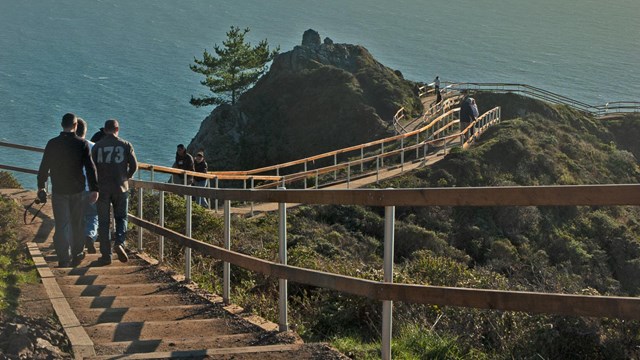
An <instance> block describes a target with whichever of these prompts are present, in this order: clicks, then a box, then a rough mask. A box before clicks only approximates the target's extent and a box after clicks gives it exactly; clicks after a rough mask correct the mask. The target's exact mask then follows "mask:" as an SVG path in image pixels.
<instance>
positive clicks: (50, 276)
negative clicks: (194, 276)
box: [0, 189, 346, 360]
mask: <svg viewBox="0 0 640 360" xmlns="http://www.w3.org/2000/svg"><path fill="white" fill-rule="evenodd" d="M0 194H1V195H2V196H10V197H12V198H14V199H16V200H17V201H18V202H19V203H21V204H22V205H23V206H26V205H28V204H29V203H31V201H32V200H33V199H34V198H35V196H36V195H35V192H32V191H26V190H22V189H3V190H0ZM34 206H35V205H34ZM38 208H39V206H38ZM36 209H37V208H36ZM36 209H34V208H31V210H30V211H31V215H29V214H27V216H28V219H30V218H31V217H32V216H33V215H34V214H35V212H36ZM24 226H25V227H30V228H31V229H30V231H31V232H32V233H33V234H35V237H34V239H33V242H31V243H29V244H28V249H29V252H30V254H31V256H32V258H33V260H34V263H35V265H36V267H37V270H38V273H39V275H40V277H41V279H42V283H43V285H44V287H45V289H46V292H47V294H48V296H49V299H50V301H51V303H52V305H53V308H54V310H55V311H56V314H57V317H58V319H59V320H60V323H61V324H62V326H63V328H64V329H65V332H66V334H67V336H68V337H69V340H70V341H71V344H72V348H73V350H74V353H75V356H76V358H79V357H83V358H85V359H111V358H118V359H126V358H136V359H145V358H178V357H189V358H198V359H209V358H215V359H261V360H266V359H274V360H284V359H287V360H290V359H346V357H344V356H343V355H342V354H340V353H338V352H336V351H334V350H332V349H331V348H330V347H328V346H327V345H325V344H305V343H303V342H302V340H301V339H300V338H299V337H298V336H297V335H296V334H295V333H293V332H281V333H279V332H277V325H276V324H273V323H271V322H268V321H265V320H264V319H260V318H258V317H255V316H247V315H245V314H240V313H238V309H241V308H239V307H238V306H235V305H229V306H225V305H224V304H223V303H222V299H221V298H220V297H218V296H215V295H211V294H204V295H206V296H203V293H204V292H203V291H201V290H200V291H194V290H192V288H193V285H192V284H184V283H180V282H178V281H176V280H175V279H174V278H172V277H171V276H169V275H168V274H167V273H166V272H164V271H163V270H162V267H160V266H158V265H155V264H152V263H151V262H149V261H148V258H147V257H146V256H145V255H144V254H140V255H138V254H131V257H130V260H129V261H128V262H127V263H120V262H119V261H118V260H117V259H116V260H114V262H113V263H112V264H111V265H109V266H103V267H100V266H97V264H96V260H97V258H98V256H99V254H87V257H86V258H85V259H84V260H83V261H82V263H81V264H80V265H79V266H77V267H75V268H56V265H57V257H56V256H55V252H54V250H53V242H52V238H53V218H52V210H51V205H50V202H48V203H47V204H46V205H45V206H44V207H43V208H42V210H41V212H40V213H39V214H38V215H37V216H36V218H35V219H34V221H33V223H32V224H30V225H24Z"/></svg>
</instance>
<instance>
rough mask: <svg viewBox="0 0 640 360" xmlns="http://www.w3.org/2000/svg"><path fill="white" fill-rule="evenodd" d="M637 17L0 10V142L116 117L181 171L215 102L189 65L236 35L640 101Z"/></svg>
mask: <svg viewBox="0 0 640 360" xmlns="http://www.w3.org/2000/svg"><path fill="white" fill-rule="evenodd" d="M638 14H640V1H638V0H610V1H595V0H580V1H579V2H577V1H574V0H571V1H570V0H538V1H513V0H476V1H474V0H449V1H418V0H395V1H388V0H348V1H338V0H326V1H322V2H318V1H315V2H311V1H301V0H272V1H260V0H243V1H216V0H179V1H178V0H135V1H131V0H94V1H83V0H20V1H19V0H0V125H1V127H0V140H2V141H7V142H14V143H21V144H26V145H31V146H38V147H43V146H44V145H45V144H46V141H47V140H48V139H49V138H51V137H53V136H56V135H57V134H58V132H59V131H60V126H59V123H60V119H61V117H62V115H63V114H64V113H66V112H74V113H76V114H78V115H80V116H81V117H83V118H84V119H85V120H87V121H88V122H89V133H90V134H92V133H93V132H95V131H96V130H97V129H98V128H99V127H100V126H101V125H102V124H103V123H104V121H105V120H107V119H109V118H116V119H118V120H120V122H121V133H120V135H121V137H123V138H125V139H127V140H129V141H131V142H132V143H133V144H134V146H135V148H136V152H137V155H138V157H139V160H140V161H143V162H149V163H155V164H163V165H171V163H172V160H173V156H174V151H175V146H176V145H177V144H178V143H185V144H187V143H189V142H190V140H191V139H192V138H193V137H194V136H195V134H196V132H197V131H198V129H199V126H200V123H201V121H202V120H203V119H204V118H205V117H206V116H207V114H208V113H209V112H210V111H211V110H212V108H195V107H193V106H191V105H190V104H189V99H190V97H191V95H196V96H198V95H201V94H206V90H207V89H206V88H204V87H203V86H201V85H200V84H199V81H200V80H201V78H200V75H198V74H195V73H193V72H191V70H189V64H191V63H192V62H193V59H194V57H198V58H199V57H201V56H202V53H203V50H204V49H207V50H210V51H211V50H213V46H214V44H221V43H222V41H223V40H224V39H225V38H226V35H225V33H226V32H227V31H228V30H229V27H230V26H232V25H233V26H239V27H241V28H244V27H249V28H250V29H251V32H250V33H249V34H248V40H249V41H250V42H252V43H253V44H255V43H257V42H258V41H260V40H262V39H267V40H268V42H269V44H270V45H271V46H277V45H279V46H280V48H281V51H288V50H291V49H292V48H293V47H294V46H295V45H298V44H300V42H301V40H302V33H303V32H304V31H305V30H307V29H310V28H311V29H314V30H316V31H318V32H319V33H320V36H321V37H322V38H325V37H329V38H331V39H332V40H333V41H334V42H336V43H351V44H360V45H363V46H364V47H366V48H367V49H369V51H370V52H371V53H372V54H373V55H374V56H375V57H376V58H377V59H378V60H379V61H380V62H382V63H383V64H385V65H387V66H389V67H391V68H393V69H397V70H400V71H401V72H402V73H403V74H404V76H405V78H408V79H411V80H417V81H425V82H430V81H431V80H432V79H433V78H434V77H435V75H439V76H440V78H441V79H443V80H450V81H467V82H517V83H526V84H530V85H534V86H538V87H541V88H543V89H546V90H550V91H553V92H557V93H560V94H563V95H566V96H569V97H572V98H574V99H576V100H581V101H584V102H587V103H590V104H593V105H598V104H603V103H605V102H608V101H619V100H627V101H640V69H639V67H638V65H639V64H640V21H638V20H637V16H638ZM0 159H1V160H0V163H2V164H7V165H15V166H22V167H27V168H31V169H36V168H37V166H38V164H39V162H40V154H35V153H28V152H24V151H15V150H11V149H7V148H0ZM16 175H17V176H18V178H19V180H20V181H21V182H22V184H23V185H24V186H25V187H27V188H33V187H35V176H33V175H24V174H16Z"/></svg>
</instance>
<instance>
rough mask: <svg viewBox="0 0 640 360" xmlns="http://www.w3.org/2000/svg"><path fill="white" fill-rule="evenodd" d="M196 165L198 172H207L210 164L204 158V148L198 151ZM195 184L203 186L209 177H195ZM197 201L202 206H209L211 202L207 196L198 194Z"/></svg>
mask: <svg viewBox="0 0 640 360" xmlns="http://www.w3.org/2000/svg"><path fill="white" fill-rule="evenodd" d="M194 167H195V171H196V172H200V173H205V174H206V173H207V170H208V166H207V161H206V160H205V159H204V151H203V150H199V151H198V152H197V153H196V157H195V163H194ZM193 186H201V187H205V186H207V178H203V177H198V176H196V177H194V178H193ZM195 201H196V204H198V205H200V206H203V207H209V202H208V201H207V198H204V197H199V196H198V197H196V198H195Z"/></svg>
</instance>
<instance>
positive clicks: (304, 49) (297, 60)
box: [189, 30, 422, 170]
mask: <svg viewBox="0 0 640 360" xmlns="http://www.w3.org/2000/svg"><path fill="white" fill-rule="evenodd" d="M413 87H414V84H413V83H412V82H410V81H407V80H405V79H403V77H402V74H401V73H400V72H399V71H394V70H392V69H390V68H388V67H386V66H384V65H382V64H381V63H379V62H378V61H376V60H375V59H374V58H373V56H372V55H371V54H370V53H369V52H368V51H367V49H365V48H364V47H362V46H358V45H350V44H334V43H333V42H332V41H331V40H330V39H328V38H326V39H325V40H324V42H323V43H321V42H320V35H319V34H318V33H317V32H315V31H313V30H307V31H306V32H305V33H304V35H303V41H302V45H300V46H296V47H295V48H294V49H293V50H291V51H288V52H285V53H282V54H280V55H278V56H277V57H276V58H275V59H274V61H273V64H272V65H271V68H270V69H269V71H268V72H267V73H266V74H265V76H263V77H262V78H261V79H260V80H259V81H258V82H257V83H256V85H255V86H254V87H253V88H252V89H250V90H249V91H247V92H246V93H245V94H243V95H242V96H241V97H240V99H239V101H238V102H237V103H236V104H235V105H233V106H231V105H221V106H218V107H217V108H215V109H214V110H213V111H212V112H211V114H210V115H209V116H208V117H207V118H206V119H205V120H204V121H203V122H202V124H201V127H200V130H199V131H198V133H197V134H196V136H195V137H194V138H193V140H192V141H191V144H190V145H189V150H190V151H194V150H196V149H200V148H203V149H205V152H206V157H207V161H208V162H209V164H210V169H217V170H240V169H251V168H256V167H261V166H267V165H273V164H278V163H282V162H286V161H291V160H295V159H299V158H303V157H307V156H312V155H316V154H319V153H322V152H326V151H331V150H335V149H340V148H343V147H347V146H351V145H356V144H360V143H364V142H368V141H372V140H375V139H379V138H383V137H386V136H389V135H392V134H393V126H392V118H393V115H394V113H395V112H396V111H397V110H398V109H399V108H400V107H402V106H404V107H405V108H406V109H407V110H408V111H409V112H410V113H414V114H418V113H420V112H421V111H422V104H421V103H420V100H419V99H418V98H417V96H416V95H415V94H414V92H413Z"/></svg>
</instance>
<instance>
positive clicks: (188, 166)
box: [173, 144, 195, 185]
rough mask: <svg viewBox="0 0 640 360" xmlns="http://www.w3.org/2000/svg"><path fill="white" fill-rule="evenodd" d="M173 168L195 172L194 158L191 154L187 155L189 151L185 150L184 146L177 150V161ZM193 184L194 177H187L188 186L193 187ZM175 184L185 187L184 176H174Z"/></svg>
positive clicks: (181, 145)
mask: <svg viewBox="0 0 640 360" xmlns="http://www.w3.org/2000/svg"><path fill="white" fill-rule="evenodd" d="M173 167H174V168H176V169H182V170H187V171H195V167H194V164H193V157H192V156H191V154H189V153H187V149H185V147H184V145H183V144H180V145H178V149H177V150H176V161H175V162H174V163H173ZM192 182H193V177H192V176H187V183H186V185H191V183H192ZM173 183H174V184H180V185H185V182H184V176H183V175H174V176H173Z"/></svg>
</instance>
